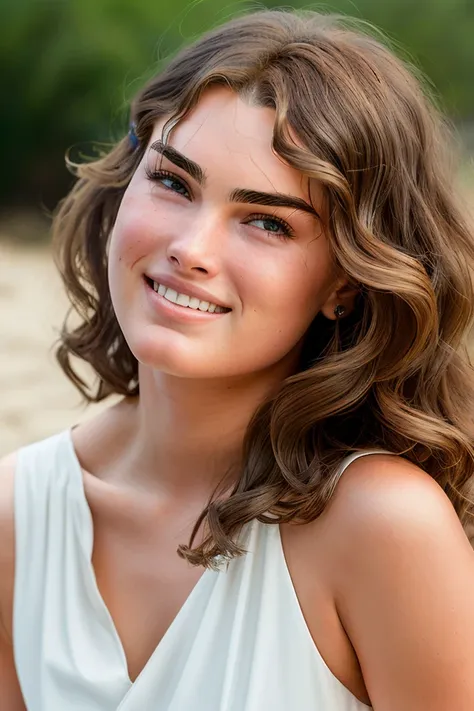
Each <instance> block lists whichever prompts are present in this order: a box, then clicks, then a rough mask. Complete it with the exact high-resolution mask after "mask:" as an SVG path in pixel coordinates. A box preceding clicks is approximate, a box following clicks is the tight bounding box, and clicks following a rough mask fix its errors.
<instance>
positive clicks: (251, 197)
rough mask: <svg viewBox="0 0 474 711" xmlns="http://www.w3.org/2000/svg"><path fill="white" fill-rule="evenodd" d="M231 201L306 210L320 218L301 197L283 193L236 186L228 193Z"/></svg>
mask: <svg viewBox="0 0 474 711" xmlns="http://www.w3.org/2000/svg"><path fill="white" fill-rule="evenodd" d="M229 199H230V201H231V202H245V203H250V204H251V205H267V206H269V207H291V208H292V209H293V210H301V211H302V212H308V213H309V214H310V215H313V217H317V218H318V219H319V218H320V216H319V213H318V212H316V210H315V209H314V207H313V206H312V205H310V204H309V203H308V202H306V200H303V198H299V197H295V196H293V195H285V194H283V193H264V192H260V191H258V190H245V189H244V188H237V189H236V190H233V191H232V193H231V194H230V198H229Z"/></svg>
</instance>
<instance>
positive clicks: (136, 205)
mask: <svg viewBox="0 0 474 711" xmlns="http://www.w3.org/2000/svg"><path fill="white" fill-rule="evenodd" d="M153 217H155V218H157V215H156V212H155V210H154V209H153V208H151V209H150V206H149V205H141V201H137V200H136V199H132V197H131V196H127V195H125V196H124V198H123V200H122V204H121V206H120V209H119V212H118V214H117V219H116V221H115V225H114V228H113V230H112V235H111V238H110V246H109V262H110V266H111V268H112V267H113V266H116V267H119V266H123V267H127V268H131V267H133V266H134V265H135V264H136V263H137V261H139V260H140V259H141V258H142V257H144V256H145V255H146V254H148V253H149V252H150V250H151V249H152V247H153V244H154V243H155V241H156V232H157V225H156V219H155V220H154V219H153Z"/></svg>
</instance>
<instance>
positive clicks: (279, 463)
mask: <svg viewBox="0 0 474 711" xmlns="http://www.w3.org/2000/svg"><path fill="white" fill-rule="evenodd" d="M216 84H225V85H227V86H228V87H230V88H232V89H233V90H234V91H235V92H237V93H238V94H240V95H241V96H245V97H246V98H247V99H248V100H249V101H251V102H252V103H253V104H255V105H258V106H265V107H272V108H274V109H275V127H274V138H273V149H274V151H275V152H276V153H277V154H278V155H279V156H280V157H281V158H283V159H284V160H285V161H286V162H287V163H288V164H289V165H290V166H293V167H294V168H296V169H298V170H300V171H301V172H302V173H303V174H304V175H305V176H307V177H308V178H309V181H310V184H311V181H313V180H317V181H319V182H320V183H321V184H322V185H323V189H324V191H325V195H326V198H327V201H328V206H329V211H328V214H329V218H328V223H327V224H326V226H325V227H326V231H327V234H328V235H329V238H330V242H331V249H332V254H333V258H334V262H335V264H336V265H337V266H338V267H339V268H340V269H342V271H343V272H345V274H346V275H347V276H348V277H349V279H350V281H351V282H353V283H355V284H358V285H359V289H360V291H359V295H358V297H357V301H356V308H355V309H354V311H353V313H351V314H350V315H349V316H348V317H347V318H343V319H341V320H340V321H338V322H336V323H334V322H332V321H329V320H327V319H325V318H324V317H323V316H322V315H321V314H319V315H318V316H317V317H316V319H315V320H314V322H313V323H312V324H311V326H310V328H309V330H308V333H307V335H306V339H305V344H304V349H303V353H302V358H301V364H300V368H299V371H298V372H296V373H294V374H293V375H292V376H291V377H288V378H287V379H286V380H285V381H284V382H282V383H281V387H280V388H279V390H278V392H276V393H274V394H273V395H272V396H271V397H270V398H269V399H268V400H267V401H265V402H264V403H263V404H262V405H261V406H260V407H259V409H258V410H257V412H256V413H255V414H254V416H253V418H252V420H251V422H250V423H249V425H248V429H247V432H246V436H245V438H244V442H243V459H242V462H243V464H242V466H241V469H240V471H239V473H238V476H237V477H236V478H235V483H234V484H233V485H232V489H231V492H230V495H226V496H220V497H219V496H217V495H216V492H215V494H214V496H213V497H212V498H211V500H210V502H209V505H208V506H207V507H206V509H205V510H204V511H203V513H202V515H201V516H200V518H199V520H198V521H197V523H196V526H195V529H194V532H193V536H192V538H191V541H190V543H189V546H185V545H182V546H180V548H179V552H180V554H181V555H182V556H184V557H186V558H187V559H188V560H189V561H191V562H192V563H195V564H203V565H207V566H210V565H213V558H214V556H216V555H218V554H220V555H224V556H226V557H233V556H235V555H239V554H241V553H242V552H243V548H242V546H241V545H240V542H239V539H238V534H239V532H240V530H241V529H242V526H243V525H244V524H245V523H247V522H249V521H251V520H252V519H254V518H257V519H258V520H260V521H263V522H267V523H280V522H287V521H294V522H300V523H306V522H310V521H312V520H314V519H315V518H317V517H318V516H319V515H320V514H321V513H322V511H323V510H324V508H325V506H326V504H327V503H328V501H329V499H330V497H331V495H332V494H333V492H334V489H335V486H336V484H337V481H338V477H339V471H338V467H339V465H340V462H341V459H342V458H343V457H344V456H345V455H347V454H348V453H350V452H351V451H357V450H359V449H363V448H373V447H381V448H383V449H386V450H389V451H392V452H395V453H398V454H401V455H403V456H404V457H405V458H407V459H408V460H410V461H412V462H414V463H416V464H417V465H419V466H420V467H422V468H423V469H424V470H425V471H426V472H428V473H429V474H430V475H431V476H432V477H433V478H434V479H435V480H436V481H437V482H438V483H439V484H440V486H441V487H442V488H443V489H444V491H445V492H446V494H447V495H448V497H449V498H450V500H451V502H452V504H453V506H454V508H455V510H456V512H457V514H458V516H459V518H460V519H461V521H462V522H463V523H466V522H467V519H468V516H469V514H470V512H471V509H472V503H471V500H470V497H469V489H470V485H471V483H472V477H473V475H474V449H473V441H474V438H473V434H474V422H473V413H474V385H473V379H472V375H473V373H472V369H471V365H470V362H469V358H468V355H467V349H466V340H467V336H468V333H469V330H470V325H471V321H472V317H473V283H472V278H471V273H472V272H471V270H472V266H473V263H474V243H473V235H472V231H471V228H470V226H469V224H468V220H467V210H464V209H463V207H462V205H461V206H459V205H458V202H457V199H456V191H455V188H454V185H455V183H454V178H453V169H452V166H451V165H450V153H449V150H447V149H446V146H449V136H448V135H447V129H446V126H445V122H444V120H443V119H441V117H440V114H439V112H438V110H437V109H436V108H435V107H434V104H433V101H432V100H431V99H430V98H429V96H428V93H427V91H426V90H425V89H424V85H423V82H422V81H420V77H419V76H418V73H417V71H416V70H414V69H413V67H410V66H409V65H408V64H407V63H406V62H405V61H403V60H402V59H399V58H397V57H396V56H395V53H394V52H393V51H392V50H391V49H390V48H388V47H387V46H385V42H384V41H382V40H380V38H379V37H378V36H377V37H376V36H375V33H373V32H372V31H371V30H369V29H368V27H367V26H366V25H365V24H364V23H360V22H355V21H353V20H350V19H348V18H343V17H340V16H338V17H336V16H334V15H324V14H319V13H315V12H295V11H263V12H261V11H260V12H256V13H251V14H248V15H244V16H242V17H239V18H236V19H233V20H231V21H230V22H227V23H226V24H224V25H223V26H221V27H218V28H217V29H214V30H213V31H211V32H210V33H208V34H206V35H204V36H203V37H201V38H200V39H199V40H198V41H196V42H195V43H194V44H192V46H190V47H188V48H185V49H183V50H181V51H180V52H179V53H178V54H177V55H176V56H175V57H174V58H172V59H171V60H170V61H169V63H168V64H167V66H166V67H165V68H163V69H162V70H161V71H160V72H159V73H158V74H157V76H156V77H154V78H153V79H152V80H151V81H150V82H149V83H148V84H147V86H145V88H144V89H143V90H142V91H141V92H140V93H139V94H138V96H137V97H136V98H135V100H134V101H133V104H132V119H133V121H135V123H136V134H137V136H138V138H139V141H140V143H139V146H138V147H137V148H136V149H134V147H133V145H132V144H131V142H130V141H129V140H128V138H124V139H123V140H121V141H120V142H119V143H118V144H117V145H116V146H115V147H113V149H112V150H111V151H110V152H109V153H108V154H107V155H105V156H102V157H101V158H100V159H99V160H96V161H94V162H90V163H86V164H82V165H77V166H75V167H74V168H75V171H76V173H77V175H78V181H77V182H76V184H75V187H74V188H73V189H72V191H71V193H70V194H69V195H68V196H67V197H66V199H65V200H64V201H63V202H62V204H61V206H60V208H59V210H58V212H57V214H56V217H55V221H54V230H53V231H54V243H55V245H56V256H57V263H58V266H59V268H60V271H61V274H62V277H63V279H64V283H65V285H66V289H67V291H68V294H69V297H70V299H71V302H72V306H73V307H74V309H75V310H76V311H77V312H78V313H79V315H80V317H81V323H80V324H79V325H76V326H75V327H69V326H68V325H67V323H65V325H64V328H63V331H62V334H61V341H60V345H59V348H58V351H57V357H58V360H59V363H60V364H61V366H62V368H63V369H64V371H65V373H66V375H67V376H68V377H69V378H70V379H71V380H72V381H73V383H74V384H75V385H76V386H77V387H78V388H79V390H80V391H81V393H82V394H83V395H84V397H85V398H86V399H87V400H88V401H99V400H102V399H103V398H105V397H107V396H108V395H110V394H112V393H116V394H121V395H126V396H127V395H137V394H138V393H139V383H138V365H137V361H136V359H135V357H134V356H133V354H132V353H131V351H130V349H129V347H128V345H127V343H126V341H125V339H124V336H123V334H122V332H121V330H120V328H119V325H118V323H117V320H116V317H115V314H114V310H113V307H112V303H111V297H110V294H109V289H108V280H107V241H108V238H109V235H110V232H111V229H112V227H113V225H114V221H115V218H116V215H117V211H118V208H119V205H120V202H121V199H122V196H123V194H124V191H125V189H126V187H127V185H128V183H129V181H130V179H131V177H132V175H133V173H134V171H135V169H136V168H137V166H138V164H139V162H140V161H141V159H142V157H143V153H144V151H145V150H146V147H147V144H148V142H149V139H150V137H151V133H152V130H153V126H154V124H155V123H156V122H157V121H158V120H159V119H161V118H162V117H167V118H169V119H170V122H171V123H169V124H167V126H168V127H169V126H171V125H172V123H173V122H175V121H178V120H180V119H181V118H183V117H185V116H186V114H187V113H188V112H189V111H190V109H191V108H192V107H193V106H194V105H195V104H196V102H197V101H199V98H200V96H201V94H202V92H203V91H204V90H205V89H206V87H209V86H211V85H216ZM294 135H296V136H297V138H298V141H297V142H296V141H295V140H294V139H293V138H292V136H294ZM71 356H75V357H78V358H80V359H82V360H84V361H87V362H88V363H89V364H90V365H91V366H92V368H93V370H94V371H95V373H96V374H97V376H98V386H97V389H96V390H95V391H92V390H91V389H89V388H88V387H87V385H86V383H85V382H84V381H83V380H82V379H81V378H80V377H79V375H78V374H77V372H76V371H75V369H74V365H73V362H72V360H71ZM202 523H204V524H205V526H206V534H205V536H204V538H203V542H202V543H201V544H200V545H199V546H197V547H195V548H193V547H192V546H193V541H194V537H195V534H196V532H197V530H198V528H199V526H200V525H201V524H202Z"/></svg>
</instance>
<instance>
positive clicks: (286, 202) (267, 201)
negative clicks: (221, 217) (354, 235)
mask: <svg viewBox="0 0 474 711" xmlns="http://www.w3.org/2000/svg"><path fill="white" fill-rule="evenodd" d="M150 149H152V150H154V151H156V152H157V153H159V154H161V155H162V156H164V157H165V158H166V159H167V160H169V161H170V162H171V163H173V164H174V165H176V166H177V167H178V168H181V169H182V170H184V171H185V172H186V173H188V175H190V176H191V177H192V178H194V180H195V181H196V182H197V183H199V185H204V184H205V182H206V175H205V173H204V171H203V169H202V168H201V166H200V165H198V164H197V163H195V162H194V161H193V160H191V159H190V158H187V157H186V156H184V155H183V154H182V153H180V152H179V151H177V150H176V148H173V147H172V146H167V145H165V144H164V143H163V141H155V142H154V143H152V145H151V146H150ZM229 200H230V202H238V203H248V204H250V205H266V206H269V207H289V208H292V209H293V210H300V211H302V212H307V213H309V214H310V215H313V217H317V218H318V219H320V215H319V213H318V212H317V211H316V210H315V209H314V207H313V206H312V205H310V204H309V203H308V202H306V200H303V198H299V197H295V196H293V195H285V194H283V193H266V192H260V191H258V190H246V189H245V188H236V189H235V190H233V191H232V192H231V194H230V196H229Z"/></svg>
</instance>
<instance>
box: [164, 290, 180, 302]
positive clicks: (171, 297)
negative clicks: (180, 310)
mask: <svg viewBox="0 0 474 711" xmlns="http://www.w3.org/2000/svg"><path fill="white" fill-rule="evenodd" d="M163 296H164V297H165V299H166V300H167V301H172V302H173V304H177V303H178V292H177V291H175V290H174V289H166V291H165V293H164V294H163Z"/></svg>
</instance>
